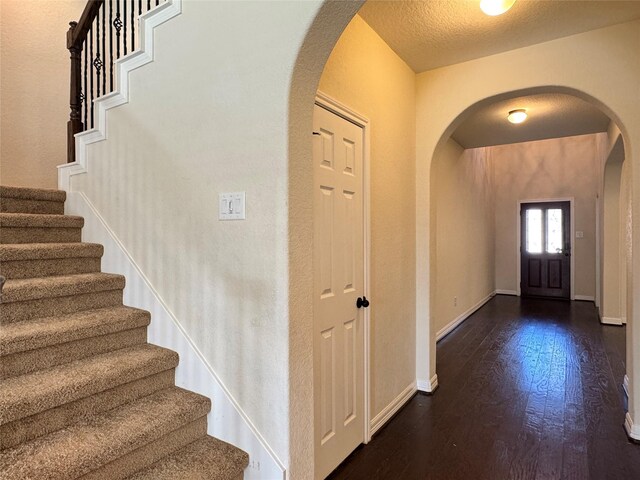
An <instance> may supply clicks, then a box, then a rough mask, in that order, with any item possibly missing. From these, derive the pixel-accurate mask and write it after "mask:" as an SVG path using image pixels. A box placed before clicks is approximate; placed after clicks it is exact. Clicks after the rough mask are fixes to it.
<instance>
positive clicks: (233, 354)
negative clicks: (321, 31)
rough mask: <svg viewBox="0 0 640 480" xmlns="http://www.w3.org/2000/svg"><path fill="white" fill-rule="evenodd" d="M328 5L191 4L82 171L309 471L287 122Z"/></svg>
mask: <svg viewBox="0 0 640 480" xmlns="http://www.w3.org/2000/svg"><path fill="white" fill-rule="evenodd" d="M318 7H319V4H318V2H259V1H255V2H235V1H229V2H202V1H184V2H183V4H182V14H181V15H179V16H177V17H175V18H172V19H171V20H170V21H168V22H166V23H164V24H162V25H161V26H160V27H158V28H157V29H156V30H155V31H154V37H155V51H154V61H153V62H152V63H150V64H148V65H145V66H144V67H143V68H139V69H136V70H134V71H133V72H131V73H130V75H129V92H130V101H129V103H127V104H125V105H122V106H120V107H118V108H114V109H112V110H109V112H108V114H107V122H108V139H107V140H106V141H101V142H98V143H94V144H92V145H90V146H89V148H88V167H89V169H88V173H86V174H82V175H76V176H73V177H72V181H71V190H72V191H78V192H83V193H84V194H85V195H86V196H87V198H88V199H89V200H90V201H91V203H92V204H93V205H94V206H95V208H96V209H97V210H98V211H99V212H100V214H101V216H102V217H103V219H104V220H105V222H106V223H107V224H108V225H109V227H110V228H111V229H112V230H113V232H114V233H115V235H116V236H117V237H118V239H119V240H120V241H121V243H122V244H123V245H124V247H125V248H126V249H127V251H128V253H129V255H130V256H131V258H132V259H133V260H134V261H135V262H136V264H137V265H138V266H139V268H140V269H141V270H142V271H143V272H144V273H145V276H146V277H147V278H148V279H149V282H150V283H151V284H152V285H153V287H154V288H155V290H156V291H157V292H158V295H159V296H160V297H161V298H162V300H163V301H164V303H165V305H167V308H168V309H169V310H170V311H171V312H172V313H173V314H174V315H175V317H176V319H177V320H178V321H179V322H180V325H181V327H182V328H183V329H184V331H185V332H186V334H187V335H188V336H189V337H190V338H191V339H192V340H193V342H194V344H195V345H196V346H197V348H198V349H199V351H200V352H201V353H202V355H203V357H204V358H205V359H206V361H207V362H208V364H209V365H210V366H211V368H212V369H213V370H214V371H215V373H216V374H217V376H218V377H219V378H220V380H221V382H222V383H223V384H224V385H225V386H226V388H227V389H228V391H229V392H230V394H231V396H232V397H233V398H234V399H235V401H236V402H237V404H238V405H239V406H240V408H241V409H242V410H243V411H244V413H245V414H246V415H247V417H248V418H249V419H250V421H251V423H252V424H253V425H254V426H255V428H256V429H257V430H258V432H260V434H261V435H262V436H263V438H264V439H265V440H266V443H267V444H268V445H269V446H270V447H271V449H272V450H273V452H274V453H275V455H276V456H277V458H278V459H279V460H280V462H282V464H283V465H285V466H286V467H287V468H289V466H290V465H291V464H292V463H294V462H297V463H298V465H300V464H302V465H300V467H298V468H300V469H301V470H303V471H304V470H305V469H307V470H306V471H307V473H299V474H298V477H297V478H311V476H309V475H308V469H309V468H310V466H311V468H312V457H311V456H310V451H309V447H308V443H307V444H306V445H304V447H306V450H304V449H303V450H302V452H301V453H298V455H299V456H297V457H295V459H293V458H291V457H290V450H289V434H290V432H289V424H290V418H291V416H292V415H293V414H291V415H290V411H289V399H290V396H289V388H290V385H289V365H290V362H291V364H298V363H305V362H306V358H307V356H308V355H309V351H308V350H306V351H300V350H296V354H297V356H296V357H295V358H293V359H291V360H290V359H289V344H290V342H289V333H290V328H291V329H295V327H294V325H295V324H296V323H297V322H298V321H299V319H298V318H297V317H291V318H290V316H289V297H290V294H289V272H288V267H289V244H288V235H289V232H288V203H289V199H288V194H289V190H288V153H289V152H288V139H287V135H286V134H285V133H284V132H286V130H287V128H288V121H289V117H288V102H289V82H290V77H291V72H292V71H293V68H294V64H295V61H296V56H297V53H298V51H299V49H300V44H301V42H302V39H303V38H304V36H305V33H306V31H307V29H308V26H309V24H310V22H311V21H312V19H313V18H314V16H315V14H316V11H317V9H318ZM310 106H311V108H312V107H313V100H311V104H310ZM305 130H306V138H307V139H308V141H309V142H311V135H310V132H311V126H309V127H308V128H307V129H305ZM237 191H244V192H246V202H247V207H246V208H247V210H246V211H247V219H246V220H244V221H232V222H220V221H218V216H217V204H218V194H219V193H223V192H237ZM307 274H308V271H307ZM307 308H308V305H307ZM305 333H306V332H305ZM309 334H310V332H309ZM307 379H308V381H309V382H310V381H311V379H310V378H309V377H305V378H304V379H303V380H301V381H300V382H299V383H300V384H301V386H302V387H303V388H304V387H305V386H304V384H303V382H304V380H307ZM296 386H297V385H296ZM292 388H293V386H292ZM214 401H215V399H214ZM214 408H215V407H214ZM296 413H299V412H296ZM302 414H303V415H304V417H303V419H302V420H305V419H306V420H308V421H309V422H312V419H313V417H312V415H311V416H310V415H309V414H307V413H306V412H303V413H302ZM301 423H303V422H302V421H301ZM311 425H312V423H311ZM302 428H305V429H306V431H307V432H309V431H310V429H309V423H303V426H301V427H300V429H302ZM311 431H312V429H311ZM301 437H302V438H304V435H302V434H299V437H298V438H301Z"/></svg>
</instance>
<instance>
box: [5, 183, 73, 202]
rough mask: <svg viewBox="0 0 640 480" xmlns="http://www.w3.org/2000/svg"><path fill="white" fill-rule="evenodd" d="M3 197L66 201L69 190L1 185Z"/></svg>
mask: <svg viewBox="0 0 640 480" xmlns="http://www.w3.org/2000/svg"><path fill="white" fill-rule="evenodd" d="M3 198H20V199H22V200H41V201H48V202H64V201H65V200H66V198H67V192H65V191H64V190H54V189H49V188H29V187H9V186H6V185H3V186H0V200H1V199H3Z"/></svg>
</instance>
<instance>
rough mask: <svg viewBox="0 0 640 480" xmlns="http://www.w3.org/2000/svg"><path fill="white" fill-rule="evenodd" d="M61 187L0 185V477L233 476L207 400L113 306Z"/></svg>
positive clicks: (138, 325) (235, 463) (130, 316)
mask: <svg viewBox="0 0 640 480" xmlns="http://www.w3.org/2000/svg"><path fill="white" fill-rule="evenodd" d="M65 198H66V194H65V192H62V191H57V190H36V189H26V188H15V187H0V275H2V276H3V277H5V278H6V283H5V284H4V287H3V288H2V299H1V300H0V479H1V480H20V479H33V480H36V479H37V480H45V479H46V480H53V479H60V480H71V479H75V478H82V479H84V480H88V479H104V480H117V479H127V478H130V479H135V480H143V479H144V480H164V479H188V480H198V479H203V480H204V479H207V480H218V479H220V480H241V479H242V478H243V471H244V469H245V468H246V466H247V464H248V461H249V458H248V455H247V454H246V453H245V452H243V451H241V450H239V449H238V448H236V447H234V446H232V445H229V444H227V443H224V442H222V441H220V440H217V439H215V438H212V437H210V436H207V413H208V412H209V410H210V409H211V402H210V400H209V399H208V398H206V397H203V396H201V395H198V394H195V393H192V392H188V391H186V390H183V389H181V388H178V387H176V386H175V385H174V369H175V368H176V366H177V365H178V354H177V353H175V352H173V351H170V350H167V349H165V348H160V347H157V346H154V345H150V344H148V343H146V342H147V340H146V338H147V335H146V332H147V326H148V325H149V321H150V315H149V313H148V312H146V311H144V310H138V309H136V308H131V307H126V306H123V305H122V290H123V288H124V285H125V279H124V277H122V276H120V275H114V274H110V273H101V271H100V258H101V256H102V251H103V249H102V246H101V245H95V244H90V243H81V231H82V226H83V223H84V221H83V219H82V218H80V217H73V216H67V215H64V201H65Z"/></svg>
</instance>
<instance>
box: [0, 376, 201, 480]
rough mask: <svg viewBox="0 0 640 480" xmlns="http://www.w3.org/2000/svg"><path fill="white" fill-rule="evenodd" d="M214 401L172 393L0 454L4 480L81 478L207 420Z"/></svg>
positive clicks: (172, 390) (178, 390)
mask: <svg viewBox="0 0 640 480" xmlns="http://www.w3.org/2000/svg"><path fill="white" fill-rule="evenodd" d="M210 409H211V402H210V400H209V399H208V398H206V397H203V396H202V395H198V394H196V393H192V392H188V391H186V390H183V389H181V388H178V387H172V388H168V389H165V390H162V391H160V392H157V393H154V394H152V395H149V396H147V397H143V398H141V399H138V400H136V401H134V402H131V403H128V404H126V405H124V406H122V407H119V408H115V409H113V410H110V411H108V412H105V413H102V414H100V415H96V416H94V417H92V418H89V419H87V420H84V421H81V422H80V423H76V424H74V425H71V426H69V427H67V428H65V429H63V430H58V431H57V432H54V433H51V434H49V435H46V436H44V437H39V438H37V439H35V440H32V441H30V442H26V443H22V444H20V445H17V446H16V447H13V448H10V449H7V450H4V451H2V452H0V480H9V479H16V478H38V479H40V480H57V479H60V480H62V479H68V478H78V477H80V476H82V475H85V474H87V473H89V472H91V471H93V470H96V469H98V468H100V467H102V466H104V465H106V464H107V463H109V462H112V461H114V460H116V459H118V458H119V457H121V456H123V455H126V454H128V453H130V452H132V451H134V450H136V449H138V448H140V447H142V446H144V445H147V444H148V443H150V442H152V441H154V440H157V439H158V438H160V437H162V436H164V435H166V434H168V433H170V432H172V431H174V430H176V429H177V428H179V427H181V426H183V425H186V424H188V423H189V422H192V421H194V420H197V419H198V418H201V417H203V416H204V415H206V414H207V412H209V410H210Z"/></svg>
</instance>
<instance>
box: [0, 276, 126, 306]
mask: <svg viewBox="0 0 640 480" xmlns="http://www.w3.org/2000/svg"><path fill="white" fill-rule="evenodd" d="M124 286H125V278H124V276H122V275H117V274H115V273H103V272H94V273H77V274H73V275H59V276H54V277H36V278H16V279H10V280H7V281H6V283H5V284H4V288H3V289H2V300H1V302H0V303H11V302H22V301H26V300H35V299H39V298H50V297H67V296H70V295H78V294H83V293H89V292H101V291H104V290H118V289H123V288H124Z"/></svg>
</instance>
